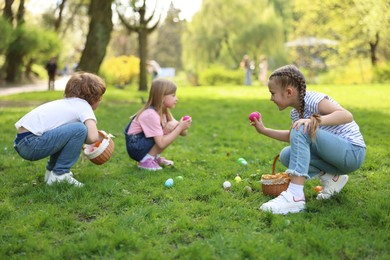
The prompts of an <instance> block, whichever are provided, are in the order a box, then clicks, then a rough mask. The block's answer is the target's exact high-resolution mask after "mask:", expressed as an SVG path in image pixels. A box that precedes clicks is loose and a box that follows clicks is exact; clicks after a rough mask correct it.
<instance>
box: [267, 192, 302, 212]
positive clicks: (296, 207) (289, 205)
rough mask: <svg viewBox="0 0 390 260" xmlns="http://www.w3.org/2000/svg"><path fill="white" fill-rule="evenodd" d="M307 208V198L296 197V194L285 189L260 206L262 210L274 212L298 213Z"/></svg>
mask: <svg viewBox="0 0 390 260" xmlns="http://www.w3.org/2000/svg"><path fill="white" fill-rule="evenodd" d="M305 208H306V201H305V198H304V197H303V198H294V196H293V195H292V194H291V193H289V192H287V191H283V192H282V193H281V194H280V195H279V196H278V197H276V198H275V199H272V200H270V201H268V202H266V203H264V204H263V205H261V206H260V210H262V211H270V212H272V213H274V214H288V213H297V212H300V211H302V210H304V209H305Z"/></svg>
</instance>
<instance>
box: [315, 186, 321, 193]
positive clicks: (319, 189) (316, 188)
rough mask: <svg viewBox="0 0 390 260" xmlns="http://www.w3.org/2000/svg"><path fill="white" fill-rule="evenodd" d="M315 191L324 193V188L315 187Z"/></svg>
mask: <svg viewBox="0 0 390 260" xmlns="http://www.w3.org/2000/svg"><path fill="white" fill-rule="evenodd" d="M314 190H315V191H316V192H321V191H322V186H315V187H314Z"/></svg>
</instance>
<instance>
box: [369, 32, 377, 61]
mask: <svg viewBox="0 0 390 260" xmlns="http://www.w3.org/2000/svg"><path fill="white" fill-rule="evenodd" d="M378 44H379V32H377V33H376V34H375V42H370V54H371V65H372V66H373V67H375V66H376V62H377V61H378V58H377V57H376V49H377V47H378Z"/></svg>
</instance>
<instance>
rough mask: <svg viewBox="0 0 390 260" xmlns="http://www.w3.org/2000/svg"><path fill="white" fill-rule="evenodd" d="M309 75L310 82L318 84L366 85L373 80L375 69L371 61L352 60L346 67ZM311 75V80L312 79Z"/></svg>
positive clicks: (309, 73) (308, 73)
mask: <svg viewBox="0 0 390 260" xmlns="http://www.w3.org/2000/svg"><path fill="white" fill-rule="evenodd" d="M311 72H312V71H310V70H307V73H305V75H309V78H308V82H310V83H318V84H364V83H370V82H372V79H373V69H372V67H371V63H370V61H369V60H367V59H366V60H363V59H359V60H350V62H349V63H348V64H347V65H346V66H340V67H333V68H331V69H329V70H328V71H327V72H323V73H320V74H313V73H312V74H311ZM310 75H311V78H310Z"/></svg>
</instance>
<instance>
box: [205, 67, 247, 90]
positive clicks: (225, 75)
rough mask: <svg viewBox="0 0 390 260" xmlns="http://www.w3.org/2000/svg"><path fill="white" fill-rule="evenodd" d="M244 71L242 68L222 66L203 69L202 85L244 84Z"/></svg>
mask: <svg viewBox="0 0 390 260" xmlns="http://www.w3.org/2000/svg"><path fill="white" fill-rule="evenodd" d="M243 78H244V72H243V71H242V70H226V69H224V68H223V67H221V66H211V67H210V68H208V69H205V70H203V71H202V72H201V73H200V76H199V84H200V85H209V86H216V85H242V84H243Z"/></svg>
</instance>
